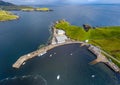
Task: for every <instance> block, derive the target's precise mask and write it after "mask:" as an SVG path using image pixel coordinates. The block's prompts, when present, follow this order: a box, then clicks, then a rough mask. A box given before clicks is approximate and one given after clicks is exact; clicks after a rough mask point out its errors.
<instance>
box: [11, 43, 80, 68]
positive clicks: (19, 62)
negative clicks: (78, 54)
mask: <svg viewBox="0 0 120 85" xmlns="http://www.w3.org/2000/svg"><path fill="white" fill-rule="evenodd" d="M73 43H76V44H77V43H79V44H81V43H82V42H79V41H67V42H65V43H61V44H54V45H53V44H50V45H48V46H45V47H43V48H41V49H39V50H36V51H34V52H31V53H29V54H26V55H23V56H21V57H20V58H19V59H18V60H17V61H16V62H15V63H14V64H13V66H12V67H13V68H20V66H22V64H23V63H24V62H26V61H27V60H29V59H31V58H34V57H37V56H39V55H40V54H42V53H44V52H47V51H49V50H51V49H53V48H55V47H58V46H62V45H67V44H73Z"/></svg>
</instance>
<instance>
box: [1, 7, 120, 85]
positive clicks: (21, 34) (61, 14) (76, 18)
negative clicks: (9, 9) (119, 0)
mask: <svg viewBox="0 0 120 85" xmlns="http://www.w3.org/2000/svg"><path fill="white" fill-rule="evenodd" d="M51 8H52V9H54V11H53V12H19V11H15V12H14V13H16V14H18V15H19V16H20V19H19V20H17V21H10V22H1V23H0V80H1V81H0V85H119V81H120V80H119V79H120V76H119V75H117V74H116V73H114V72H113V71H112V70H110V69H109V68H108V67H107V66H105V65H104V64H103V63H99V64H97V65H94V66H91V65H89V64H88V63H89V62H90V61H92V60H93V59H94V58H95V56H94V55H93V54H91V53H90V52H88V51H87V50H86V48H80V47H79V45H68V46H62V47H58V48H55V49H53V50H51V51H50V52H48V53H47V54H45V55H44V56H42V57H41V58H39V57H38V58H34V59H32V60H30V61H28V62H27V63H26V64H25V65H24V66H22V67H21V68H20V69H19V70H15V69H13V68H12V64H13V63H14V62H15V61H16V60H17V59H18V58H19V56H21V55H23V54H26V53H29V52H31V51H33V50H36V49H37V48H38V46H39V45H40V44H44V43H46V42H47V40H48V38H49V36H50V33H49V26H50V25H51V24H52V22H54V21H56V20H58V19H63V18H64V19H66V20H68V21H69V22H71V23H72V24H74V25H79V26H81V25H82V24H84V23H87V24H91V25H93V26H112V25H114V26H116V25H117V26H118V25H119V26H120V16H119V15H120V6H119V5H81V6H56V7H51ZM54 52H56V53H57V54H56V55H53V57H52V58H50V57H49V55H50V54H54ZM70 53H73V55H72V56H71V55H70ZM58 74H59V75H61V77H60V80H57V79H56V77H57V75H58ZM92 75H95V77H94V78H92V77H91V76H92Z"/></svg>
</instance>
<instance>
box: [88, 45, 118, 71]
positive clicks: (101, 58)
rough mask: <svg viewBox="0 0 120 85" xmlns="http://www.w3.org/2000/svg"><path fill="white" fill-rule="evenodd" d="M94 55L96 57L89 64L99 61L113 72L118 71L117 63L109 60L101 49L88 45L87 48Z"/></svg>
mask: <svg viewBox="0 0 120 85" xmlns="http://www.w3.org/2000/svg"><path fill="white" fill-rule="evenodd" d="M88 49H89V50H90V51H91V52H92V53H93V54H94V55H96V57H97V58H96V59H95V60H93V61H92V62H90V64H91V65H94V64H97V63H99V62H102V63H105V64H106V65H107V66H108V67H110V68H111V69H112V70H113V71H115V72H120V69H119V67H118V66H117V65H115V64H114V63H113V62H112V61H109V60H108V59H107V58H106V57H105V56H104V55H103V54H102V51H101V50H100V49H99V48H97V47H95V46H93V45H90V46H89V48H88Z"/></svg>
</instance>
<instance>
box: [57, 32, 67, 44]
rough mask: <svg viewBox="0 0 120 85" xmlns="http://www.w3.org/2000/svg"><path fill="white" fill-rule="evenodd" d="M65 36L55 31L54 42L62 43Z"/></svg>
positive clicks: (65, 38) (63, 33)
mask: <svg viewBox="0 0 120 85" xmlns="http://www.w3.org/2000/svg"><path fill="white" fill-rule="evenodd" d="M67 39H68V38H67V36H66V35H65V31H63V30H56V36H55V41H56V43H58V44H59V43H64V42H65V41H66V40H67Z"/></svg>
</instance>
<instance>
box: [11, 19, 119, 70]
mask: <svg viewBox="0 0 120 85" xmlns="http://www.w3.org/2000/svg"><path fill="white" fill-rule="evenodd" d="M51 30H52V38H51V41H50V44H48V45H46V46H44V47H42V48H40V49H38V50H36V51H34V52H31V53H29V54H26V55H23V56H21V57H20V58H19V59H18V60H17V61H16V62H15V63H14V64H13V67H14V68H20V66H21V65H24V63H25V62H26V61H27V60H29V59H31V58H34V57H37V56H42V55H44V54H45V53H47V51H49V50H51V49H53V48H55V47H57V46H61V45H66V44H73V43H79V44H80V46H84V45H85V46H87V47H88V50H89V51H90V52H92V53H93V54H94V55H96V59H95V60H94V61H92V62H90V64H91V65H94V64H96V63H99V62H103V63H105V64H106V65H107V66H109V67H110V68H111V69H112V70H114V71H115V72H120V69H119V67H118V66H117V65H116V64H114V62H112V61H110V60H109V59H108V57H106V56H105V53H106V52H105V53H104V51H102V50H101V49H100V48H98V47H96V46H94V45H92V44H89V43H88V42H86V41H88V40H86V39H89V36H90V33H89V31H87V32H88V34H87V32H86V31H85V30H84V29H83V28H82V27H77V26H73V25H71V24H70V23H69V22H67V21H65V20H60V21H56V22H55V23H54V25H53V26H52V29H51ZM79 33H80V34H79ZM78 36H79V37H78ZM84 41H85V42H84ZM90 43H91V42H90Z"/></svg>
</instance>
